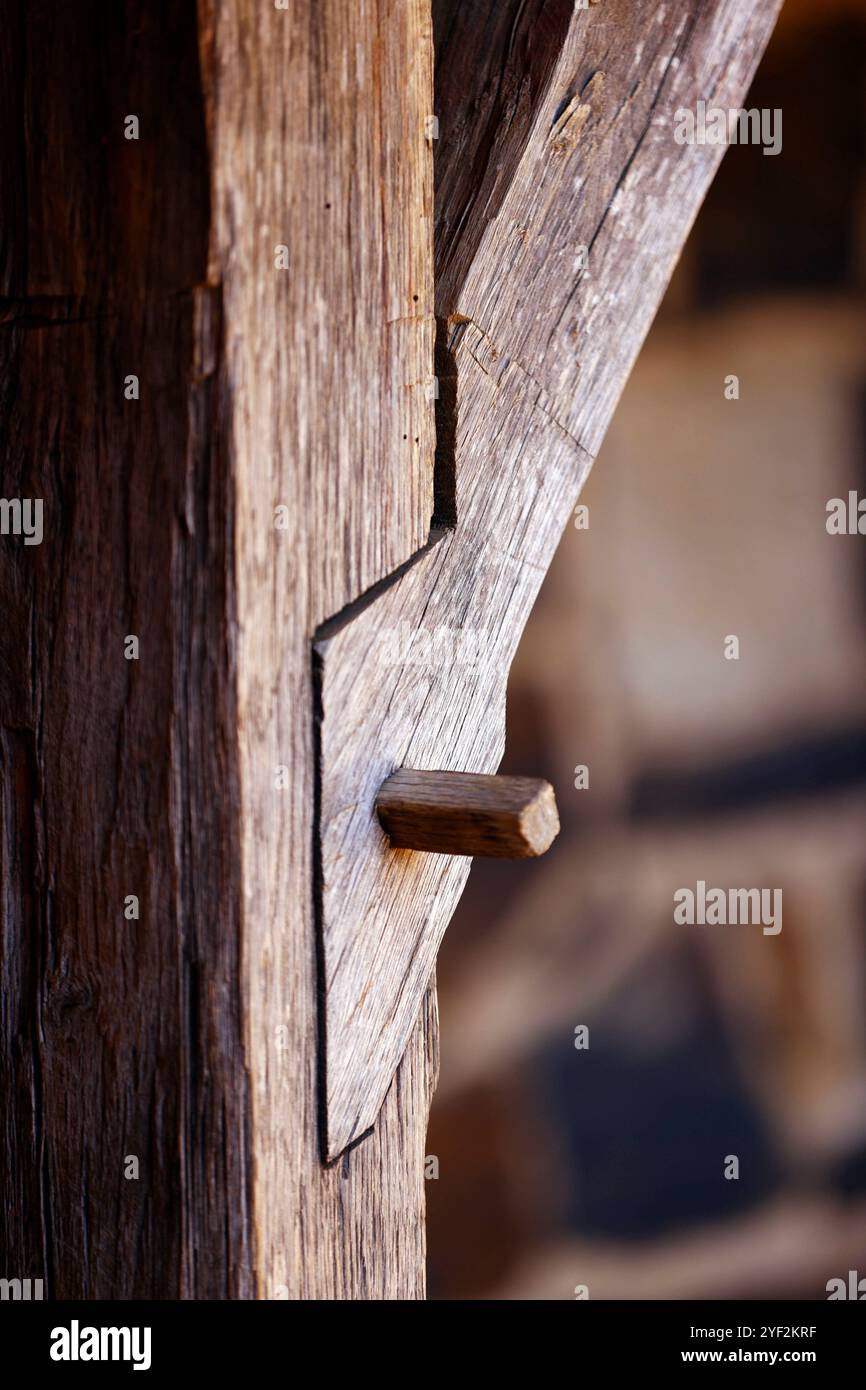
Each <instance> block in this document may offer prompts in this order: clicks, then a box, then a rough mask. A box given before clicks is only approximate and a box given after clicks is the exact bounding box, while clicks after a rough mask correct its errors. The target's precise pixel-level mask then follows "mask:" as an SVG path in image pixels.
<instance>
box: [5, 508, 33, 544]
mask: <svg viewBox="0 0 866 1390" xmlns="http://www.w3.org/2000/svg"><path fill="white" fill-rule="evenodd" d="M0 535H3V536H8V535H13V536H23V537H24V544H25V545H41V544H42V499H41V498H39V497H37V498H36V499H35V500H32V499H31V498H29V497H24V498H21V497H0Z"/></svg>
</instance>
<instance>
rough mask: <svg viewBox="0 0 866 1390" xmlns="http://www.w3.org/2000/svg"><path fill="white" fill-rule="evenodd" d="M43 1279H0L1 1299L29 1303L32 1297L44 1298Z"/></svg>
mask: <svg viewBox="0 0 866 1390" xmlns="http://www.w3.org/2000/svg"><path fill="white" fill-rule="evenodd" d="M44 1297H45V1295H44V1293H43V1292H42V1280H41V1279H0V1299H2V1300H5V1299H7V1298H8V1299H12V1300H13V1301H14V1302H16V1303H17V1302H21V1303H27V1302H29V1301H30V1300H31V1299H40V1298H44Z"/></svg>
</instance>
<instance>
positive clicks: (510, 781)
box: [376, 767, 559, 859]
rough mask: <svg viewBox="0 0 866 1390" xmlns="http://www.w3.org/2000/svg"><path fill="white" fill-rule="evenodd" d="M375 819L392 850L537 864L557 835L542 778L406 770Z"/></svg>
mask: <svg viewBox="0 0 866 1390" xmlns="http://www.w3.org/2000/svg"><path fill="white" fill-rule="evenodd" d="M376 812H377V814H378V817H379V821H380V823H381V825H382V828H383V829H384V830H385V831H386V832H387V834H388V837H389V839H390V841H391V848H392V849H414V850H425V851H427V852H428V853H430V854H465V855H471V856H483V857H486V858H489V859H532V858H535V857H536V856H537V855H539V854H544V852H545V850H547V849H549V848H550V846H551V844H552V843H553V841H554V840H555V839H556V836H557V835H558V834H559V815H558V813H557V809H556V798H555V797H554V794H553V787H552V786H551V785H550V783H549V782H545V781H543V780H540V779H539V778H536V777H500V776H497V775H495V774H486V773H479V772H433V771H430V772H426V771H421V770H416V769H413V768H406V767H404V768H400V769H399V771H397V772H395V773H394V774H393V775H392V776H391V777H389V778H388V779H387V781H385V782H383V784H382V786H381V787H380V788H379V792H378V795H377V797H376Z"/></svg>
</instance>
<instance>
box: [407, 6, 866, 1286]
mask: <svg viewBox="0 0 866 1390" xmlns="http://www.w3.org/2000/svg"><path fill="white" fill-rule="evenodd" d="M864 70H866V3H864V0H824V3H822V5H821V6H820V7H816V6H814V5H812V4H809V3H806V0H788V4H787V5H786V7H785V9H784V11H783V14H782V18H781V21H780V24H779V27H778V29H777V32H776V34H775V36H774V38H773V40H772V42H771V45H770V48H769V50H768V52H767V55H766V57H765V59H764V62H763V64H762V66H761V69H760V72H759V74H758V77H757V79H756V81H755V84H754V87H753V90H752V93H751V95H750V97H749V100H748V103H747V104H748V105H749V106H758V107H769V108H777V107H779V108H782V110H783V112H784V149H783V152H782V154H781V155H779V156H778V157H777V158H766V157H764V156H763V154H762V152H761V150H760V149H759V148H755V147H732V148H731V149H730V150H729V152H728V154H727V156H726V158H725V161H724V163H723V165H722V169H721V173H720V175H719V178H718V180H717V181H716V183H715V185H714V186H713V188H712V190H711V192H710V195H709V198H708V200H707V202H706V204H705V206H704V208H703V211H702V213H701V215H700V218H699V221H698V223H697V225H696V227H695V229H694V231H693V233H692V236H691V238H690V241H689V243H688V246H687V249H686V252H685V254H684V256H683V260H682V262H681V265H680V267H679V270H678V272H677V275H676V278H675V280H674V282H673V284H672V285H671V288H670V291H669V293H668V296H667V299H666V301H665V304H664V307H663V309H662V311H661V313H660V315H659V318H658V320H657V323H656V325H655V326H654V328H653V331H652V333H651V335H650V338H649V339H648V341H647V344H646V346H645V348H644V351H643V353H642V355H641V358H640V360H639V362H638V365H637V367H636V369H635V372H634V374H633V377H632V379H631V381H630V383H629V385H628V387H627V389H626V393H625V395H624V397H623V400H622V402H621V405H620V407H619V410H618V413H617V416H616V419H615V422H614V425H613V427H612V428H611V431H610V433H609V435H608V438H607V441H606V443H605V446H604V449H603V451H602V454H601V457H600V458H599V460H598V463H597V465H596V468H595V469H594V471H593V474H592V476H591V478H590V481H589V483H588V485H587V487H586V489H585V491H584V494H583V497H582V499H581V501H582V503H583V504H585V505H586V506H587V507H588V509H589V525H588V528H587V529H577V528H576V527H575V526H574V525H572V524H570V523H569V525H568V528H567V530H566V532H565V535H564V537H563V541H562V544H561V546H560V549H559V552H558V555H557V558H556V561H555V563H554V566H553V568H552V570H551V572H550V574H549V576H548V578H547V581H546V583H545V585H544V587H543V590H542V593H541V597H540V600H539V603H538V606H537V608H536V610H535V613H534V614H533V617H532V619H531V621H530V624H529V626H528V628H527V631H526V633H525V636H524V640H523V643H522V646H521V650H520V652H519V655H518V659H517V661H516V663H515V666H514V668H513V672H512V678H511V683H510V687H509V733H508V752H507V755H506V760H505V762H504V764H503V766H502V769H501V770H502V771H503V772H522V771H526V770H527V769H531V770H532V772H533V774H537V775H539V776H546V777H548V778H549V780H550V781H551V782H552V783H553V784H554V786H555V788H556V792H557V799H558V802H559V809H560V815H561V818H562V826H563V828H562V833H561V836H560V838H559V840H558V841H557V842H556V844H555V845H554V847H553V849H552V850H551V851H550V852H549V853H548V855H547V856H546V857H545V858H544V859H542V860H540V861H538V862H537V863H535V864H531V865H530V864H518V865H510V864H508V863H493V864H491V863H486V862H484V861H478V862H477V863H476V864H475V866H474V868H473V871H472V875H471V878H470V881H469V886H468V888H467V890H466V893H465V895H464V898H463V901H462V903H461V906H460V908H459V910H458V912H457V915H456V916H455V918H454V921H453V924H452V926H451V928H450V929H449V932H448V933H447V936H446V939H445V943H444V946H443V948H442V950H441V953H440V957H439V986H440V1011H441V1019H442V1073H441V1080H440V1085H439V1090H438V1093H437V1095H436V1098H435V1100H434V1106H433V1114H432V1120H431V1126H430V1133H429V1139H428V1153H429V1154H430V1156H431V1158H432V1157H435V1159H436V1160H437V1162H436V1163H435V1164H434V1163H430V1164H428V1171H429V1172H430V1173H431V1177H430V1180H429V1181H428V1183H427V1197H428V1213H429V1265H430V1293H431V1296H432V1297H440V1298H443V1297H444V1298H553V1299H572V1298H574V1296H575V1288H576V1286H578V1285H586V1286H587V1287H588V1290H589V1295H590V1297H591V1298H632V1297H644V1298H670V1299H678V1298H695V1297H698V1298H701V1297H730V1298H749V1297H768V1298H772V1297H776V1298H785V1297H791V1298H824V1297H826V1283H827V1280H828V1279H830V1278H835V1277H845V1276H846V1275H847V1271H848V1270H849V1269H851V1268H859V1270H860V1273H861V1275H866V1008H864V986H866V949H864V948H866V933H864V904H866V836H864V826H866V682H864V674H866V548H864V547H866V540H864V538H863V537H859V536H830V535H828V533H827V530H826V525H825V522H826V506H827V502H828V500H829V499H830V498H833V497H843V498H845V497H847V495H848V492H849V491H850V490H854V491H856V492H858V493H859V495H861V496H863V495H864V494H866V467H864V452H866V335H864V316H863V311H862V296H863V288H864V277H866V250H864V230H866V82H864V76H866V71H864ZM458 191H459V190H458ZM455 196H456V195H455ZM590 272H591V266H590ZM731 374H736V375H737V376H738V377H739V381H740V398H739V399H738V400H727V399H726V398H725V379H726V378H727V377H729V376H730V375H731ZM563 521H564V522H565V521H566V518H563ZM730 635H736V636H737V637H738V638H739V644H740V657H739V660H737V661H729V660H726V659H725V655H724V650H725V640H726V638H727V637H729V636H730ZM578 767H586V768H587V769H588V775H589V785H588V787H586V788H584V789H577V788H576V787H575V780H576V776H575V772H576V769H577V768H578ZM577 780H581V779H580V777H578V778H577ZM699 879H703V880H705V881H706V882H707V884H708V885H711V886H718V887H722V888H725V889H727V888H734V887H743V888H751V887H764V888H771V889H772V888H781V889H782V891H783V903H784V908H783V927H782V930H781V932H780V933H778V934H777V935H764V934H763V933H762V931H761V928H760V926H751V925H733V926H731V925H729V926H680V925H677V924H676V923H675V922H674V920H673V894H674V893H675V892H676V890H677V889H678V888H680V887H683V886H691V887H692V888H694V886H695V884H696V882H697V881H698V880H699ZM581 1028H586V1029H588V1033H587V1034H583V1033H581V1034H578V1035H577V1040H578V1041H581V1040H583V1041H588V1044H589V1045H588V1046H587V1047H580V1048H578V1047H576V1046H575V1041H576V1033H575V1030H576V1029H581ZM732 1158H736V1159H737V1160H738V1165H739V1177H738V1178H736V1179H733V1178H730V1177H727V1176H726V1171H727V1172H730V1171H731V1169H732V1164H731V1159H732ZM437 1169H438V1177H434V1176H432V1174H433V1173H435V1172H436V1171H437Z"/></svg>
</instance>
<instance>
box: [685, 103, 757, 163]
mask: <svg viewBox="0 0 866 1390" xmlns="http://www.w3.org/2000/svg"><path fill="white" fill-rule="evenodd" d="M674 123H675V124H674V139H675V140H676V142H677V144H678V145H763V147H764V154H770V155H772V154H780V153H781V150H782V112H781V110H780V109H779V108H778V107H776V109H775V110H773V111H771V110H770V109H769V107H766V106H765V107H763V108H762V109H761V110H758V109H757V108H756V107H754V108H752V109H751V110H750V111H744V110H742V108H736V107H735V108H733V109H732V110H730V111H726V110H725V109H724V107H722V106H708V105H707V103H706V102H705V101H699V102H698V104H697V106H696V107H695V109H694V111H692V110H691V109H690V108H689V107H688V106H680V107H679V108H678V109H677V111H675V112H674Z"/></svg>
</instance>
